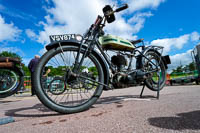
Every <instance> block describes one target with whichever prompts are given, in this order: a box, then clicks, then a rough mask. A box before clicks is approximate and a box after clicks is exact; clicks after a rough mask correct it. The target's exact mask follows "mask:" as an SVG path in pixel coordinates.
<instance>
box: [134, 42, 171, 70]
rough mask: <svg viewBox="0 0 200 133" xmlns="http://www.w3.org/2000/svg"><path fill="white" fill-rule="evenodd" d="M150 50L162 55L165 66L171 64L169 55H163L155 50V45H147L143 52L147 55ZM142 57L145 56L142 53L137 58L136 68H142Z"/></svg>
mask: <svg viewBox="0 0 200 133" xmlns="http://www.w3.org/2000/svg"><path fill="white" fill-rule="evenodd" d="M148 51H154V52H155V53H157V54H158V55H159V56H161V59H162V61H163V62H164V65H165V68H166V69H167V68H168V66H167V65H168V64H171V61H170V58H169V55H166V56H162V55H161V54H160V53H159V52H158V51H157V50H155V49H154V48H153V47H151V46H149V47H146V48H145V49H144V50H143V51H142V54H143V55H145V54H146V53H147V52H148ZM142 58H144V57H143V56H142V55H139V56H138V58H137V60H136V69H140V68H142V66H143V65H142Z"/></svg>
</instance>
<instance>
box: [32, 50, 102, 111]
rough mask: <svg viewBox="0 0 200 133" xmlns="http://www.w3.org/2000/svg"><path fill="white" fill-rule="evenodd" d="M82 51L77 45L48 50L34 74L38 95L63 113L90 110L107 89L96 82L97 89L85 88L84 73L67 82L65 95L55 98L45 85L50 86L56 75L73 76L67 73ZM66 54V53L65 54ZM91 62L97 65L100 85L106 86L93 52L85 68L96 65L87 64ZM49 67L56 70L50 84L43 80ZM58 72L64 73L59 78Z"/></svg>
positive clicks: (52, 108) (43, 101) (53, 108)
mask: <svg viewBox="0 0 200 133" xmlns="http://www.w3.org/2000/svg"><path fill="white" fill-rule="evenodd" d="M78 49H79V48H78V47H77V46H62V49H60V47H58V48H56V49H51V50H49V51H47V52H46V53H45V54H44V55H43V56H42V57H41V59H40V61H39V63H38V65H37V68H36V70H35V73H34V80H33V83H34V88H35V89H36V95H37V96H38V98H39V99H40V101H41V102H42V103H43V104H44V105H45V106H46V107H48V108H49V109H51V110H54V111H56V112H59V113H63V114H68V113H77V112H81V111H84V110H87V109H89V108H90V107H91V106H92V105H93V104H94V103H95V102H96V101H97V99H98V98H99V97H100V95H101V93H102V90H103V85H102V84H101V85H100V84H97V82H95V83H94V84H95V87H94V88H93V89H90V90H87V89H85V88H83V86H81V81H83V79H84V78H87V77H81V76H82V75H81V73H80V74H79V75H78V77H77V78H76V79H75V80H66V81H65V84H66V89H65V92H63V93H62V94H61V95H59V94H56V95H54V94H52V93H51V92H50V91H49V90H48V87H47V88H45V86H48V82H51V78H52V77H53V76H61V77H67V76H68V75H70V74H69V73H67V71H68V70H69V68H71V69H72V68H73V65H74V59H75V56H76V54H75V53H76V52H77V51H78ZM62 51H63V53H64V54H63V53H62ZM83 52H84V51H83V50H81V53H83ZM81 56H82V54H81ZM66 57H67V58H66ZM71 60H72V61H71ZM89 60H90V61H91V62H92V63H93V64H92V65H94V67H95V68H96V70H97V80H98V82H100V83H104V74H103V69H102V67H101V65H100V63H99V61H98V60H97V58H96V57H95V55H93V54H92V53H91V54H90V55H89V56H88V57H86V58H85V59H84V62H83V65H84V67H88V68H89V66H92V65H90V64H88V65H87V64H84V63H85V62H86V61H89ZM86 63H87V62H86ZM89 63H90V62H89ZM66 64H68V65H66ZM50 66H53V67H50ZM45 67H48V68H51V69H52V70H51V71H52V72H50V73H49V77H48V78H49V79H48V80H49V81H48V80H46V82H45V81H44V80H43V78H42V75H43V70H44V68H45ZM59 67H60V68H62V69H63V68H64V71H63V70H60V69H59ZM55 70H56V71H57V72H58V71H59V72H60V73H59V75H58V73H57V74H56V73H55ZM53 71H54V73H53ZM52 79H53V78H52ZM87 80H88V79H87ZM44 82H45V83H44ZM43 84H46V85H43ZM76 97H77V99H76ZM70 100H71V101H70Z"/></svg>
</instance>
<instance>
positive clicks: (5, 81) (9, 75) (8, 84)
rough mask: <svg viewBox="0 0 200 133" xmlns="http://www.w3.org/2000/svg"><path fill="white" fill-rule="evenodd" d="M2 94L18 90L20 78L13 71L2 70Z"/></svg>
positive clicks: (0, 72) (0, 70)
mask: <svg viewBox="0 0 200 133" xmlns="http://www.w3.org/2000/svg"><path fill="white" fill-rule="evenodd" d="M0 75H1V76H0V94H3V93H7V92H9V91H11V90H14V89H16V87H17V84H18V78H19V77H18V76H17V75H16V73H15V72H13V71H12V70H7V69H0Z"/></svg>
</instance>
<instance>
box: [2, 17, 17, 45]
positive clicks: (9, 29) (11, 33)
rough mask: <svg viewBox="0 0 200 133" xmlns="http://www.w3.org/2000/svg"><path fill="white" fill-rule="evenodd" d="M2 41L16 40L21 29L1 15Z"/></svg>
mask: <svg viewBox="0 0 200 133" xmlns="http://www.w3.org/2000/svg"><path fill="white" fill-rule="evenodd" d="M0 29H1V30H0V42H1V41H15V40H16V39H17V38H18V36H19V34H20V33H21V30H19V29H18V28H17V27H16V26H14V24H13V23H10V24H7V23H6V22H5V20H4V18H3V17H2V16H1V15H0Z"/></svg>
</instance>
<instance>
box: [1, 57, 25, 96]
mask: <svg viewBox="0 0 200 133" xmlns="http://www.w3.org/2000/svg"><path fill="white" fill-rule="evenodd" d="M23 83H24V72H23V70H22V64H21V62H20V60H19V59H18V58H11V57H0V98H5V97H8V96H11V95H13V94H15V93H16V92H17V91H18V90H20V89H21V87H23Z"/></svg>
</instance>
